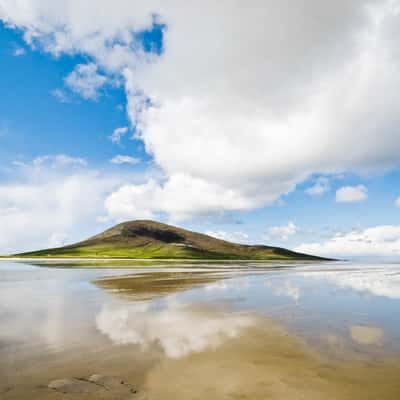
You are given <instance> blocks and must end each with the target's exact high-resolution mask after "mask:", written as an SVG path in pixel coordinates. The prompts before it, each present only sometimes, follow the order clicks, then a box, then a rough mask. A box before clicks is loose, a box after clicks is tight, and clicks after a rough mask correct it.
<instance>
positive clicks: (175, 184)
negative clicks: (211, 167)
mask: <svg viewBox="0 0 400 400" xmlns="http://www.w3.org/2000/svg"><path fill="white" fill-rule="evenodd" d="M199 193H201V196H200V195H199ZM256 203H257V198H254V199H250V198H247V197H244V196H243V195H242V194H241V193H240V192H237V191H234V190H231V189H228V188H225V187H223V186H219V185H216V184H212V183H210V182H208V181H207V180H203V179H194V178H193V177H191V176H189V175H186V174H179V175H173V176H171V177H170V178H169V179H168V180H166V181H165V182H162V183H159V182H158V181H156V180H154V179H150V180H149V181H148V182H146V183H143V184H140V185H137V184H131V185H129V184H128V185H123V186H121V187H120V188H119V189H118V190H117V191H115V192H114V193H112V194H111V195H110V196H109V197H108V198H107V199H106V202H105V205H106V209H107V211H108V213H109V215H110V216H111V217H113V218H114V219H116V220H124V219H129V218H154V217H155V216H157V215H159V214H161V213H163V212H165V213H167V214H168V215H169V217H170V219H171V221H182V220H185V219H187V218H189V217H191V216H194V215H195V216H207V215H210V214H212V213H214V212H216V211H217V210H218V211H220V212H222V211H224V210H245V209H248V208H252V205H255V204H256Z"/></svg>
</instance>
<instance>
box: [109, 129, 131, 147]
mask: <svg viewBox="0 0 400 400" xmlns="http://www.w3.org/2000/svg"><path fill="white" fill-rule="evenodd" d="M127 132H128V127H127V126H123V127H121V128H115V129H114V131H113V133H112V134H111V136H110V140H111V141H112V142H113V143H117V144H119V143H120V142H121V138H122V137H123V136H124V135H125V134H126V133H127Z"/></svg>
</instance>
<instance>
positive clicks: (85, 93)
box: [65, 63, 107, 100]
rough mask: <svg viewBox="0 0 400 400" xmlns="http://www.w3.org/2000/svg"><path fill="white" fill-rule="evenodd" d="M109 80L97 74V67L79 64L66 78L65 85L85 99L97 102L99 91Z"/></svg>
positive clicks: (91, 64)
mask: <svg viewBox="0 0 400 400" xmlns="http://www.w3.org/2000/svg"><path fill="white" fill-rule="evenodd" d="M106 81H107V78H106V77H105V76H104V75H100V74H99V73H98V72H97V65H96V64H93V63H90V64H78V65H77V66H76V67H75V69H74V70H73V71H72V72H71V73H70V74H69V75H68V76H67V77H66V78H65V84H66V85H67V86H68V87H69V88H70V89H71V90H72V91H74V92H75V93H78V94H79V95H80V96H82V97H83V98H84V99H90V100H96V99H97V98H98V97H99V89H100V88H101V87H102V86H104V84H105V83H106Z"/></svg>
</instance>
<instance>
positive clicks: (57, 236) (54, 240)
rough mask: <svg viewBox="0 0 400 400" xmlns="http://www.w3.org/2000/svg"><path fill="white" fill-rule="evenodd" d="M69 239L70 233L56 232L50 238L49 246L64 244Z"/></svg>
mask: <svg viewBox="0 0 400 400" xmlns="http://www.w3.org/2000/svg"><path fill="white" fill-rule="evenodd" d="M67 239H68V235H67V234H65V233H63V232H54V233H53V234H52V235H51V236H50V239H49V244H48V246H49V248H54V247H61V246H64V245H65V243H66V241H67Z"/></svg>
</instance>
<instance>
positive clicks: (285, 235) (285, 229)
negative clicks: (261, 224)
mask: <svg viewBox="0 0 400 400" xmlns="http://www.w3.org/2000/svg"><path fill="white" fill-rule="evenodd" d="M298 231H299V228H298V227H297V226H296V224H295V223H294V222H292V221H290V222H288V223H287V225H280V226H273V227H271V228H269V229H268V232H267V234H265V235H264V236H263V238H264V239H265V240H271V239H281V240H288V239H289V238H290V236H293V235H295V234H296V233H297V232H298Z"/></svg>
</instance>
